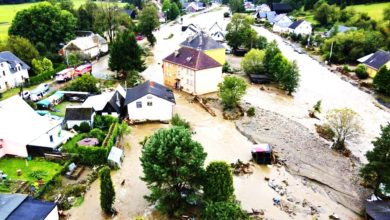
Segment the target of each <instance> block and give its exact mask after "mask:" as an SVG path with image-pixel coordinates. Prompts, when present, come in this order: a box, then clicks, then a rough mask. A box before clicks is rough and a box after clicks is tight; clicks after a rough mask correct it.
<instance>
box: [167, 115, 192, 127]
mask: <svg viewBox="0 0 390 220" xmlns="http://www.w3.org/2000/svg"><path fill="white" fill-rule="evenodd" d="M171 124H172V125H173V126H181V127H184V128H186V129H189V130H191V126H190V123H189V122H188V121H186V120H185V119H183V118H181V117H180V116H179V115H178V114H174V115H173V117H172V119H171Z"/></svg>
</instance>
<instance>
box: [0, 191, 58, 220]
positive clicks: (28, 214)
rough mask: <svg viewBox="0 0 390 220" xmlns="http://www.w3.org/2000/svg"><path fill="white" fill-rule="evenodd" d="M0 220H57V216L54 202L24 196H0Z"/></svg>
mask: <svg viewBox="0 0 390 220" xmlns="http://www.w3.org/2000/svg"><path fill="white" fill-rule="evenodd" d="M0 219H9V220H12V219H23V220H36V219H42V220H58V219H59V216H58V208H57V205H56V204H55V203H54V202H46V201H42V200H37V199H34V198H32V197H31V196H29V195H24V194H0Z"/></svg>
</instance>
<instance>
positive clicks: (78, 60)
mask: <svg viewBox="0 0 390 220" xmlns="http://www.w3.org/2000/svg"><path fill="white" fill-rule="evenodd" d="M82 63H83V58H82V57H81V54H80V53H77V52H75V53H69V54H68V65H69V66H73V67H76V66H78V65H80V64H82Z"/></svg>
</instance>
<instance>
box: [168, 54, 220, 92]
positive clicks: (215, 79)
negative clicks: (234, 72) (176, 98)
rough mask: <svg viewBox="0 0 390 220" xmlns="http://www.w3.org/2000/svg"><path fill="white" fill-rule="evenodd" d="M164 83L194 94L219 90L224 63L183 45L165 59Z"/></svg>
mask: <svg viewBox="0 0 390 220" xmlns="http://www.w3.org/2000/svg"><path fill="white" fill-rule="evenodd" d="M163 74H164V84H165V85H166V86H168V87H171V88H175V89H180V90H183V91H185V92H187V93H189V94H192V95H203V94H206V93H211V92H216V91H218V84H219V83H220V82H221V81H222V65H221V64H220V63H218V62H217V61H216V60H214V59H213V58H211V57H210V56H208V55H207V54H206V53H203V52H202V51H200V50H195V49H193V48H189V47H182V48H180V49H179V50H177V51H175V52H174V53H172V54H170V55H169V56H167V57H166V58H164V59H163Z"/></svg>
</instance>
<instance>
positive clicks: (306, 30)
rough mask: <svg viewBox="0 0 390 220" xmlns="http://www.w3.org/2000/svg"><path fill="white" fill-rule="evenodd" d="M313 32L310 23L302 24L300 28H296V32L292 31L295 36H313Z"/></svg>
mask: <svg viewBox="0 0 390 220" xmlns="http://www.w3.org/2000/svg"><path fill="white" fill-rule="evenodd" d="M311 31H312V27H311V24H310V23H309V22H306V21H304V22H302V23H301V24H300V25H299V26H298V27H296V28H295V29H294V30H292V32H294V33H295V34H297V35H298V34H300V35H308V34H311Z"/></svg>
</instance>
